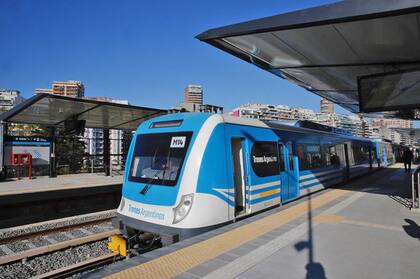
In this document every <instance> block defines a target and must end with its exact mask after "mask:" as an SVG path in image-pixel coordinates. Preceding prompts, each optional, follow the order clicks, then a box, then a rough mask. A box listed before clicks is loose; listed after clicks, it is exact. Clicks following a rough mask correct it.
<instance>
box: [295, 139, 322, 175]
mask: <svg viewBox="0 0 420 279" xmlns="http://www.w3.org/2000/svg"><path fill="white" fill-rule="evenodd" d="M297 153H298V157H299V169H300V170H308V169H317V168H320V167H322V165H323V164H322V159H321V146H320V145H317V144H299V145H298V150H297Z"/></svg>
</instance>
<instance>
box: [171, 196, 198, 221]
mask: <svg viewBox="0 0 420 279" xmlns="http://www.w3.org/2000/svg"><path fill="white" fill-rule="evenodd" d="M193 201H194V194H188V195H183V196H182V197H181V201H180V202H179V204H178V205H177V206H176V207H174V208H173V211H174V220H173V222H172V223H173V224H176V223H179V222H181V221H182V220H184V219H185V217H187V215H188V213H190V210H191V207H192V203H193Z"/></svg>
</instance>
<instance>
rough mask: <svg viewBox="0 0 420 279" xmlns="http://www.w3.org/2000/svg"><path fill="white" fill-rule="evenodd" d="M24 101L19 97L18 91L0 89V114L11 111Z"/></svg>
mask: <svg viewBox="0 0 420 279" xmlns="http://www.w3.org/2000/svg"><path fill="white" fill-rule="evenodd" d="M24 100H25V99H24V98H23V97H21V96H20V92H19V90H12V89H0V113H3V112H5V111H8V110H10V109H12V108H13V107H14V106H16V105H17V104H19V103H21V102H23V101H24Z"/></svg>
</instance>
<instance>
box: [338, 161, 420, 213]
mask: <svg viewBox="0 0 420 279" xmlns="http://www.w3.org/2000/svg"><path fill="white" fill-rule="evenodd" d="M412 171H413V170H412ZM384 177H387V179H383V178H384ZM331 188H336V189H344V190H349V191H357V192H366V193H371V194H379V195H386V196H388V197H389V198H390V199H392V200H394V201H395V202H397V203H399V204H401V205H403V206H405V207H407V208H410V207H411V173H405V172H404V167H403V166H401V167H395V166H394V167H391V168H383V169H381V170H378V171H376V172H374V173H371V174H367V175H363V176H361V177H358V178H355V179H352V180H350V181H349V182H346V183H343V184H340V185H337V186H332V187H331Z"/></svg>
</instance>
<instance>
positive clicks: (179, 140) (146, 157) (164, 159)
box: [128, 132, 192, 186]
mask: <svg viewBox="0 0 420 279" xmlns="http://www.w3.org/2000/svg"><path fill="white" fill-rule="evenodd" d="M191 136H192V133H191V132H183V133H158V134H142V135H139V136H137V139H136V145H135V148H134V152H133V159H132V162H131V169H130V173H129V177H128V180H130V181H136V182H142V183H150V184H157V185H166V186H174V185H175V184H176V182H177V181H178V177H179V174H180V171H181V168H182V165H183V162H184V159H185V155H186V153H187V150H188V146H189V144H190V140H191Z"/></svg>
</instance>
